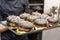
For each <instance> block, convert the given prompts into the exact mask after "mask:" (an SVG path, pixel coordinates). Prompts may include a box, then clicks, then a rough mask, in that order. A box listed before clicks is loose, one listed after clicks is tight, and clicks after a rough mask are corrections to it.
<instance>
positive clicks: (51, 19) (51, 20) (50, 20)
mask: <svg viewBox="0 0 60 40" xmlns="http://www.w3.org/2000/svg"><path fill="white" fill-rule="evenodd" d="M48 21H49V22H57V21H58V19H56V18H49V19H48Z"/></svg>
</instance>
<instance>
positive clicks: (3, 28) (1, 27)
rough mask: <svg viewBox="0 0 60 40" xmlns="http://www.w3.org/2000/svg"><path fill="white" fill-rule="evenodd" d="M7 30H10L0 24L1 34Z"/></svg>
mask: <svg viewBox="0 0 60 40" xmlns="http://www.w3.org/2000/svg"><path fill="white" fill-rule="evenodd" d="M7 30H8V29H7V28H6V27H5V26H4V25H2V24H0V32H5V31H7Z"/></svg>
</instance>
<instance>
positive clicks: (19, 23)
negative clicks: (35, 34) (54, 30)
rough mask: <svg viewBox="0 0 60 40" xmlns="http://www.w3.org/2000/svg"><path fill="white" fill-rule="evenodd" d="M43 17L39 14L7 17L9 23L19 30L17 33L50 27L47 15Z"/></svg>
mask: <svg viewBox="0 0 60 40" xmlns="http://www.w3.org/2000/svg"><path fill="white" fill-rule="evenodd" d="M44 17H45V16H42V14H40V13H38V12H32V14H28V13H23V14H20V16H15V15H11V16H8V17H7V22H8V24H9V25H10V26H11V27H14V28H17V32H18V31H20V32H19V33H23V32H30V31H34V30H39V29H43V28H47V27H48V22H47V19H46V17H47V15H46V17H45V18H44Z"/></svg>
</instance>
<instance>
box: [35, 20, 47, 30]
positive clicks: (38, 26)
mask: <svg viewBox="0 0 60 40" xmlns="http://www.w3.org/2000/svg"><path fill="white" fill-rule="evenodd" d="M47 27H48V23H47V20H46V19H36V20H35V29H36V30H38V29H43V28H47Z"/></svg>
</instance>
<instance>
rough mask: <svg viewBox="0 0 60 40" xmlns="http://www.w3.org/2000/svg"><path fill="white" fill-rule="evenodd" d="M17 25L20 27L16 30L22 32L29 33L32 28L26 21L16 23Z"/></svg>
mask: <svg viewBox="0 0 60 40" xmlns="http://www.w3.org/2000/svg"><path fill="white" fill-rule="evenodd" d="M18 25H19V26H20V27H18V29H19V30H20V31H24V32H30V31H32V29H33V28H34V25H33V24H32V23H31V22H28V21H21V22H19V23H18Z"/></svg>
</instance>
